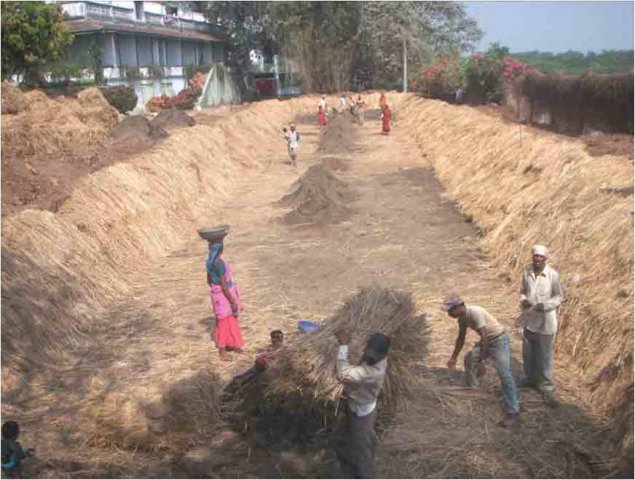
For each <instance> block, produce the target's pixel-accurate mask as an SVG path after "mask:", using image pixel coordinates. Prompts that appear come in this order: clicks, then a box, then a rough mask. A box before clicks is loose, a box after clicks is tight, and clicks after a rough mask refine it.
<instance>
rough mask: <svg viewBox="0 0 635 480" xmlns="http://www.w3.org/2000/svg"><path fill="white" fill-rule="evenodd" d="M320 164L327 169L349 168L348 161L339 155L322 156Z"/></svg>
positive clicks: (342, 169) (344, 169)
mask: <svg viewBox="0 0 635 480" xmlns="http://www.w3.org/2000/svg"><path fill="white" fill-rule="evenodd" d="M322 165H324V167H325V168H328V169H329V170H335V171H337V170H341V171H346V170H348V169H349V166H348V162H347V161H346V160H343V159H341V158H339V157H324V158H322Z"/></svg>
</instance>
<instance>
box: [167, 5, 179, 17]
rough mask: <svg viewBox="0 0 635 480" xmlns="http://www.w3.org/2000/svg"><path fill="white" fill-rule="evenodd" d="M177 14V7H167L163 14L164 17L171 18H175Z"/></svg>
mask: <svg viewBox="0 0 635 480" xmlns="http://www.w3.org/2000/svg"><path fill="white" fill-rule="evenodd" d="M178 13H179V8H178V7H170V6H167V5H166V7H165V14H166V15H171V16H173V17H176V16H177V15H178Z"/></svg>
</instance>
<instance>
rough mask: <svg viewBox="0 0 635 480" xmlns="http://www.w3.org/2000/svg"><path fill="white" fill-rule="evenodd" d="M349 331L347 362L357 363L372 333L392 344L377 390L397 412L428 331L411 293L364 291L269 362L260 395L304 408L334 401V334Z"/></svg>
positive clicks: (337, 386)
mask: <svg viewBox="0 0 635 480" xmlns="http://www.w3.org/2000/svg"><path fill="white" fill-rule="evenodd" d="M344 328H346V329H350V330H351V332H352V334H353V336H352V341H351V345H350V360H351V363H353V364H355V363H358V362H359V361H360V359H361V354H362V352H363V349H364V346H365V345H366V342H367V341H368V339H369V338H370V336H371V335H372V334H373V333H375V332H380V333H383V334H385V335H387V336H388V337H390V339H391V346H390V353H389V355H388V372H387V376H386V383H385V384H384V388H383V391H382V404H383V405H384V406H385V407H387V408H388V409H390V410H394V409H395V408H396V407H398V406H399V405H400V404H401V403H402V401H403V400H404V399H406V398H407V397H408V396H409V395H410V392H411V381H412V378H411V375H410V374H409V365H410V363H411V362H412V361H413V360H416V359H421V358H423V357H424V356H425V354H426V348H427V330H426V321H425V317H424V316H416V315H415V305H414V303H413V301H412V298H411V296H410V294H408V293H404V292H400V291H396V290H390V289H386V288H381V287H378V286H371V287H364V288H362V289H361V290H360V291H359V292H358V293H356V294H355V295H352V296H351V297H349V298H348V299H347V300H346V302H345V303H344V304H343V305H342V306H341V307H340V308H339V309H338V310H337V311H336V312H335V314H334V315H333V316H332V317H330V318H328V319H326V320H325V321H324V322H323V323H322V326H321V328H320V329H319V330H317V331H315V332H312V333H306V334H303V335H302V336H300V337H299V338H298V339H297V341H296V342H295V343H293V344H292V346H291V347H290V348H289V349H287V350H284V351H283V354H282V355H280V356H278V357H277V358H275V359H274V362H273V364H272V367H271V371H270V372H269V375H270V377H271V381H270V383H269V385H268V386H267V388H266V391H265V396H266V397H267V399H268V400H269V401H270V402H273V403H277V402H280V401H288V400H289V399H290V398H293V397H296V398H300V399H301V401H302V402H303V403H304V404H305V405H315V406H317V407H318V408H320V405H324V404H325V402H333V401H336V400H337V399H338V398H339V397H340V395H341V394H342V391H343V385H342V383H341V382H340V381H339V380H338V379H337V376H336V356H337V350H338V344H337V341H336V339H335V332H337V331H339V330H341V329H344Z"/></svg>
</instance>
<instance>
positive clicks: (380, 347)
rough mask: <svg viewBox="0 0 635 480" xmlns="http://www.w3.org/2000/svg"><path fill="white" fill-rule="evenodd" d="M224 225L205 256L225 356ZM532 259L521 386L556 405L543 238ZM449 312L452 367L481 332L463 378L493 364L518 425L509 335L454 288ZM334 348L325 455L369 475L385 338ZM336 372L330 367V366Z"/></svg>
mask: <svg viewBox="0 0 635 480" xmlns="http://www.w3.org/2000/svg"><path fill="white" fill-rule="evenodd" d="M226 234H227V232H226V231H225V232H223V233H221V234H219V237H218V238H216V239H213V240H210V241H209V255H208V259H207V275H208V283H209V284H210V288H211V291H212V306H213V309H214V312H215V314H216V342H217V346H218V348H219V351H220V355H221V358H222V359H223V360H227V359H228V358H227V357H226V355H227V354H226V351H227V350H228V349H233V350H236V351H241V349H242V348H243V345H244V342H243V339H242V336H241V335H240V327H239V325H238V315H239V312H240V310H241V305H240V296H239V294H238V289H237V287H236V284H235V283H234V280H233V277H232V276H231V269H230V267H229V265H228V264H227V262H226V261H225V260H224V259H223V258H222V257H221V254H222V252H223V239H224V237H225V235H226ZM531 254H532V262H531V264H530V265H529V266H527V267H526V268H525V269H524V271H523V274H522V280H521V287H520V308H521V314H520V316H519V317H518V325H517V326H519V327H522V329H523V370H524V376H523V378H522V379H521V381H520V384H519V386H520V387H522V388H534V389H536V390H537V391H538V392H540V393H541V394H542V396H543V398H544V400H545V401H546V402H547V403H548V404H549V405H551V406H554V407H555V406H557V405H558V402H557V399H556V395H555V391H554V384H553V344H554V340H555V336H556V332H557V329H558V312H559V308H560V304H561V303H562V300H563V290H562V286H561V284H560V278H559V275H558V272H557V271H556V270H555V269H554V268H552V267H551V266H550V265H548V264H547V263H548V258H549V252H548V250H547V248H546V247H545V246H543V245H535V246H534V247H533V248H532V251H531ZM443 308H444V310H445V311H446V312H447V314H448V315H449V316H450V317H451V318H454V319H456V320H457V325H458V335H457V339H456V343H455V347H454V351H453V352H452V355H451V357H450V359H449V361H448V362H447V366H448V367H449V368H450V369H454V368H456V363H457V359H458V357H459V354H460V353H461V351H462V350H463V347H464V344H465V338H466V334H467V330H468V329H470V330H473V331H475V332H476V333H477V334H478V335H479V340H478V341H477V342H476V343H475V344H474V346H473V348H472V349H471V351H470V352H468V353H467V354H466V355H465V357H464V370H465V380H466V383H467V385H468V386H471V387H478V386H479V378H480V377H482V376H483V374H484V373H485V366H486V365H487V364H491V365H493V366H494V367H495V369H496V371H497V373H498V376H499V378H500V382H501V387H502V397H503V403H504V406H505V412H506V416H505V419H504V420H503V422H501V425H502V426H505V427H508V428H512V429H515V428H516V427H517V425H518V414H519V405H518V393H517V386H516V382H515V380H514V377H513V375H512V371H511V353H510V338H509V335H508V333H507V332H506V330H505V328H504V327H503V326H502V325H501V324H500V323H499V322H498V321H497V320H496V318H495V317H494V316H493V315H492V314H490V313H489V312H488V311H487V310H486V309H484V308H483V307H480V306H477V305H473V304H470V303H466V302H465V301H464V300H463V299H462V298H461V297H459V296H458V295H456V294H452V295H450V296H448V297H447V298H446V299H445V300H444V302H443ZM336 337H337V340H338V342H339V344H340V348H339V350H338V353H337V372H336V374H337V376H338V378H339V379H340V381H342V382H343V383H344V387H345V388H344V395H343V399H342V401H341V404H342V407H340V409H339V410H340V416H339V417H338V418H337V419H336V422H335V427H334V430H333V436H334V441H333V442H332V445H334V446H335V447H334V448H333V449H332V452H331V455H330V456H328V459H330V460H329V461H331V462H337V463H338V464H339V467H340V469H341V473H342V476H343V477H351V478H371V477H372V473H373V458H374V449H375V436H374V424H375V407H376V404H377V397H378V395H379V393H380V391H381V389H382V386H383V384H384V379H385V376H386V368H387V362H388V359H387V356H388V351H389V348H390V340H389V339H388V337H386V336H385V335H383V334H381V333H375V334H374V335H373V336H372V337H371V338H370V340H369V341H368V343H367V345H366V349H365V350H364V354H363V357H362V359H361V362H360V365H358V366H352V365H350V364H349V360H348V344H349V343H350V338H351V332H348V331H340V332H337V334H336ZM282 341H283V333H282V332H281V331H279V330H276V331H273V332H271V342H272V346H281V345H282ZM266 366H267V363H266V358H265V357H264V356H262V355H261V356H258V358H257V360H256V362H255V364H254V366H253V367H252V368H251V369H250V370H249V371H247V372H245V374H243V375H241V376H238V377H236V378H235V379H234V382H233V386H232V388H236V387H240V386H243V385H245V384H247V383H249V382H250V381H252V380H253V379H254V378H255V377H256V376H257V375H258V373H259V372H262V371H264V370H265V369H266ZM334 373H335V372H334Z"/></svg>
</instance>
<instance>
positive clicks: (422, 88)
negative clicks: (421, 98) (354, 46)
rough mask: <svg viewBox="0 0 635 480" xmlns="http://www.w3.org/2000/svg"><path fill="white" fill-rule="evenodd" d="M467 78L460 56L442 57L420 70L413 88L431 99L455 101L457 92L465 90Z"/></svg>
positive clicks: (412, 85)
mask: <svg viewBox="0 0 635 480" xmlns="http://www.w3.org/2000/svg"><path fill="white" fill-rule="evenodd" d="M464 82H465V78H464V75H463V67H462V65H461V59H460V58H459V56H458V54H455V55H452V56H449V57H448V56H441V57H439V58H437V61H436V63H435V64H434V65H424V66H423V67H421V69H420V70H419V73H418V74H417V77H416V79H415V80H414V81H413V82H412V83H411V88H412V89H413V90H415V91H418V92H420V93H422V94H423V95H425V96H427V97H429V98H437V99H440V100H446V101H453V100H454V98H455V95H456V91H457V90H458V89H459V88H463V85H464Z"/></svg>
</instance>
